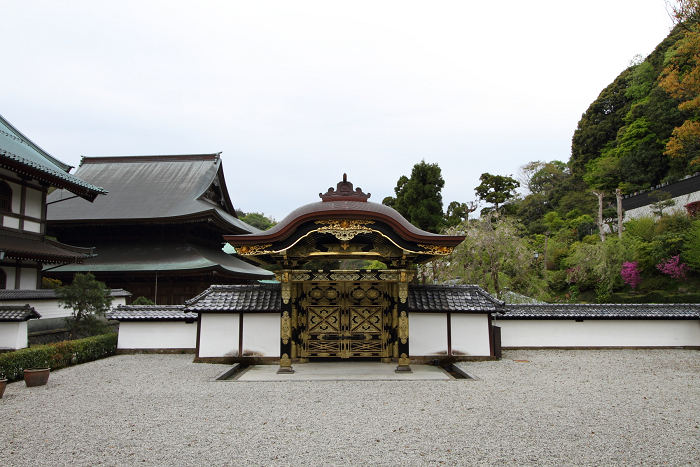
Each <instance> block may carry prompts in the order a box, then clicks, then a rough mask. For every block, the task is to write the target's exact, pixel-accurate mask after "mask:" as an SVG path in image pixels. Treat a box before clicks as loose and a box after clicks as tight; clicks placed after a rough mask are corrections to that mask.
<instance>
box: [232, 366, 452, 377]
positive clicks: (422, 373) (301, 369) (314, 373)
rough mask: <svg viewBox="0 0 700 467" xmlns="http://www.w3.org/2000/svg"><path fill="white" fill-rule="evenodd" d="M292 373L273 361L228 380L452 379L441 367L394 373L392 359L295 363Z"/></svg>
mask: <svg viewBox="0 0 700 467" xmlns="http://www.w3.org/2000/svg"><path fill="white" fill-rule="evenodd" d="M293 368H294V373H292V374H277V369H278V366H277V365H252V366H250V367H248V368H247V369H245V370H243V371H242V372H241V373H240V374H238V375H235V376H234V377H233V378H232V379H230V380H228V381H426V380H435V381H447V380H451V379H454V378H453V377H452V376H451V375H450V374H448V373H447V372H445V371H444V370H443V369H442V368H440V367H436V366H431V365H411V369H412V370H413V373H396V372H395V371H394V370H395V369H396V363H381V362H327V363H325V362H324V363H318V362H314V363H297V364H294V365H293Z"/></svg>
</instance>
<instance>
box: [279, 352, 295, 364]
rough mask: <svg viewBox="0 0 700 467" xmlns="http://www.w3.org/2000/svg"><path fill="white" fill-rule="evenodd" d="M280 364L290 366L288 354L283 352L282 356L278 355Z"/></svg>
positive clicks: (290, 360) (290, 361)
mask: <svg viewBox="0 0 700 467" xmlns="http://www.w3.org/2000/svg"><path fill="white" fill-rule="evenodd" d="M280 366H284V367H290V366H292V359H291V358H289V355H287V354H286V353H283V354H282V356H281V357H280Z"/></svg>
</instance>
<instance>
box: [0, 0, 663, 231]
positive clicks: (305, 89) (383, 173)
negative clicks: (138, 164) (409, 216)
mask: <svg viewBox="0 0 700 467" xmlns="http://www.w3.org/2000/svg"><path fill="white" fill-rule="evenodd" d="M670 26H671V22H670V20H669V18H668V15H667V14H666V10H665V7H664V2H663V0H586V1H578V2H567V1H561V0H547V1H531V2H525V1H522V0H502V1H499V2H483V1H481V2H475V1H467V0H464V1H459V2H438V1H432V2H427V1H426V2H409V1H401V2H381V1H371V2H359V1H356V0H355V1H352V2H349V1H348V2H337V1H323V2H294V1H282V2H251V1H247V2H234V1H220V2H211V1H203V0H199V1H192V2H178V1H172V0H171V1H163V2H160V1H159V2H156V1H148V0H140V1H119V2H108V1H99V2H96V1H93V0H90V1H83V2H81V1H70V2H56V1H45V2H40V1H22V0H15V1H6V2H3V7H2V14H1V15H0V39H1V40H2V43H3V45H4V47H3V54H2V58H1V59H0V60H1V62H2V71H3V72H2V75H1V77H0V82H2V84H3V85H2V87H1V88H0V96H1V97H0V114H2V115H3V116H4V117H5V118H6V119H8V120H9V121H10V122H11V123H12V124H13V125H15V126H16V127H17V128H18V129H19V130H20V131H22V132H23V133H25V135H27V136H28V137H29V138H30V139H32V140H33V141H34V142H35V143H36V144H38V145H39V146H41V147H42V148H43V149H45V150H46V151H48V152H49V153H50V154H52V155H54V156H55V157H57V158H59V159H61V160H62V161H64V162H67V163H69V164H71V165H75V166H77V165H78V164H79V162H80V157H81V155H87V156H106V155H140V154H195V153H213V152H220V151H221V152H222V157H223V165H224V169H225V172H226V181H227V184H228V188H229V192H230V194H231V199H232V200H233V203H234V205H235V206H236V207H237V208H239V209H243V210H245V211H258V212H264V213H265V214H267V215H271V216H273V217H275V218H276V219H277V220H281V219H282V218H283V217H284V216H286V215H287V214H288V213H289V212H290V211H291V210H292V209H294V208H296V207H298V206H301V205H303V204H307V203H310V202H315V201H318V200H319V198H318V193H319V192H325V191H326V190H327V189H328V187H330V186H335V184H336V183H337V182H338V181H339V180H340V179H341V178H342V174H343V173H344V172H347V174H348V180H349V181H351V182H353V183H354V184H355V187H358V186H359V187H361V188H362V189H363V190H364V191H365V192H371V193H372V198H371V199H370V201H376V202H381V200H382V199H383V198H384V197H385V196H389V195H392V194H393V187H394V186H395V185H396V181H397V180H398V178H399V177H400V176H401V175H404V174H405V175H410V171H411V168H412V167H413V165H414V164H416V163H418V162H420V161H421V159H425V161H426V162H430V163H438V164H439V165H440V167H441V168H442V173H443V177H444V179H445V188H444V190H443V200H444V203H445V207H446V206H447V204H448V203H449V202H450V201H453V200H457V201H460V202H466V201H471V200H474V199H475V195H474V187H476V186H477V185H478V184H479V182H478V178H479V175H481V174H482V173H483V172H490V173H494V174H501V175H508V174H515V173H517V170H518V167H519V166H520V165H522V164H525V163H527V162H529V161H532V160H538V159H541V160H554V159H559V160H563V161H567V160H568V158H569V155H570V151H571V136H572V134H573V132H574V130H575V128H576V124H577V122H578V120H579V119H580V117H581V114H582V113H583V112H585V110H586V108H587V107H588V105H589V104H590V103H591V102H592V101H593V100H594V99H595V98H596V97H597V96H598V94H599V93H600V91H601V90H602V89H603V88H604V87H605V86H607V85H608V84H609V83H610V82H612V80H613V79H615V77H616V76H617V75H618V74H619V73H620V72H622V71H623V70H624V69H625V68H626V67H627V66H628V64H629V62H630V60H631V59H632V58H633V57H634V55H635V54H641V55H643V56H646V55H648V54H649V53H651V52H652V50H653V49H654V47H655V46H656V45H657V44H658V43H659V42H660V41H661V40H662V39H663V38H664V37H665V36H666V35H667V34H668V31H669V28H670Z"/></svg>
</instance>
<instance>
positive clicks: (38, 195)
mask: <svg viewBox="0 0 700 467" xmlns="http://www.w3.org/2000/svg"><path fill="white" fill-rule="evenodd" d="M43 198H44V193H43V192H42V191H39V190H35V189H33V188H29V187H27V202H26V203H25V205H24V214H25V215H26V216H29V217H36V218H37V219H41V217H42V216H41V200H42V199H43Z"/></svg>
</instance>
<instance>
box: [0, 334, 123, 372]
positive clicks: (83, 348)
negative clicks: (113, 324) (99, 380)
mask: <svg viewBox="0 0 700 467" xmlns="http://www.w3.org/2000/svg"><path fill="white" fill-rule="evenodd" d="M117 336H118V334H117V333H111V334H102V335H100V336H94V337H88V338H86V339H78V340H74V341H65V342H58V343H56V344H48V345H39V346H37V347H30V348H27V349H21V350H17V351H15V352H8V353H4V354H0V374H4V375H5V377H6V378H7V380H8V381H17V380H20V379H23V378H24V373H23V370H24V369H25V368H46V367H49V368H51V370H58V369H60V368H65V367H67V366H70V365H78V364H80V363H85V362H91V361H93V360H98V359H100V358H105V357H109V356H110V355H114V354H115V353H116V352H117Z"/></svg>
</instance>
